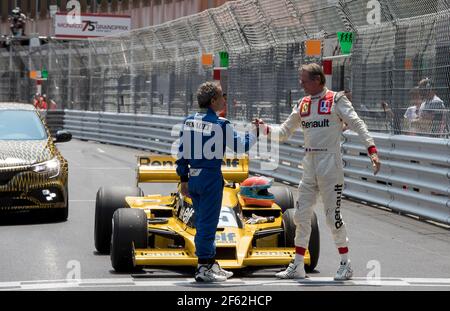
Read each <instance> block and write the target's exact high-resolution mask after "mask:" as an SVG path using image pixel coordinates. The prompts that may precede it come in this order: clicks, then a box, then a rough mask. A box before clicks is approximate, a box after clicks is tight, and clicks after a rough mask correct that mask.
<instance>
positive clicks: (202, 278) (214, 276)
mask: <svg viewBox="0 0 450 311" xmlns="http://www.w3.org/2000/svg"><path fill="white" fill-rule="evenodd" d="M195 280H196V281H197V282H225V281H226V280H227V277H226V276H225V275H223V274H219V273H216V272H214V269H213V264H208V265H200V266H198V267H197V270H196V271H195Z"/></svg>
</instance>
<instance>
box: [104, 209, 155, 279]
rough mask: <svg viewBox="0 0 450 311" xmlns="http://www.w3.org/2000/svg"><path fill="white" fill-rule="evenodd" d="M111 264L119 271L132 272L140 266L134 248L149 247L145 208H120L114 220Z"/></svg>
mask: <svg viewBox="0 0 450 311" xmlns="http://www.w3.org/2000/svg"><path fill="white" fill-rule="evenodd" d="M112 227H113V229H112V240H111V264H112V266H113V268H114V270H116V271H117V272H131V271H134V270H138V269H139V268H140V267H135V265H134V260H133V259H134V249H133V244H134V247H135V248H147V242H148V226H147V214H145V212H144V210H141V209H134V208H120V209H118V210H117V211H115V212H114V215H113V221H112Z"/></svg>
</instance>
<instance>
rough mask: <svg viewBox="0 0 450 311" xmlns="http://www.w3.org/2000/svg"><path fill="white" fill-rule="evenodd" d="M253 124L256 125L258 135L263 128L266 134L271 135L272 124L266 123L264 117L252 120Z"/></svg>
mask: <svg viewBox="0 0 450 311" xmlns="http://www.w3.org/2000/svg"><path fill="white" fill-rule="evenodd" d="M252 124H253V125H254V126H256V133H257V136H258V137H259V134H260V132H261V130H262V132H263V134H264V135H269V133H270V126H268V125H267V124H265V123H264V121H263V120H262V119H254V120H253V121H252Z"/></svg>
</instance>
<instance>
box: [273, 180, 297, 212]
mask: <svg viewBox="0 0 450 311" xmlns="http://www.w3.org/2000/svg"><path fill="white" fill-rule="evenodd" d="M269 192H270V193H272V194H273V195H274V196H275V203H276V204H277V205H278V206H280V207H281V210H282V211H283V213H284V212H285V211H286V210H288V209H291V208H294V207H295V203H294V196H293V195H292V191H291V189H289V188H288V187H283V186H273V187H271V188H270V189H269Z"/></svg>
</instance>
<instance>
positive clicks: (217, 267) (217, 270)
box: [211, 261, 233, 279]
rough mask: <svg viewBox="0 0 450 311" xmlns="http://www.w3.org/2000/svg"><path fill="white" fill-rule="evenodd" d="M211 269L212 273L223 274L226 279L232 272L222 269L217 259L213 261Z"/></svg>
mask: <svg viewBox="0 0 450 311" xmlns="http://www.w3.org/2000/svg"><path fill="white" fill-rule="evenodd" d="M211 269H212V270H213V271H214V273H216V274H219V275H224V276H225V277H226V278H227V279H229V278H231V277H232V276H233V272H231V271H227V270H225V269H222V268H221V267H220V265H219V263H218V262H217V261H216V262H215V263H213V265H212V267H211Z"/></svg>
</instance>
